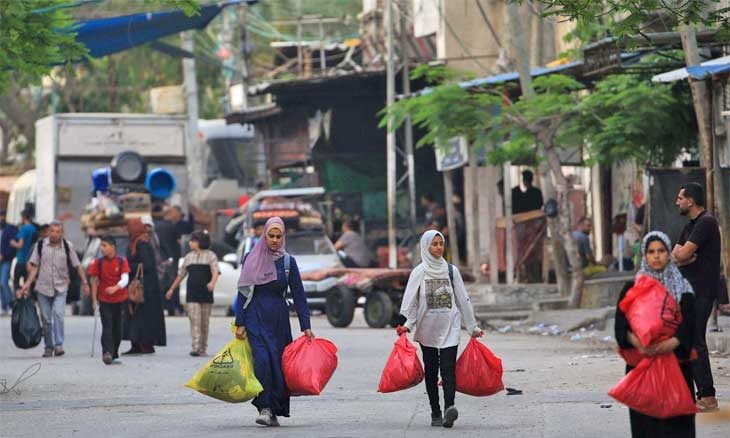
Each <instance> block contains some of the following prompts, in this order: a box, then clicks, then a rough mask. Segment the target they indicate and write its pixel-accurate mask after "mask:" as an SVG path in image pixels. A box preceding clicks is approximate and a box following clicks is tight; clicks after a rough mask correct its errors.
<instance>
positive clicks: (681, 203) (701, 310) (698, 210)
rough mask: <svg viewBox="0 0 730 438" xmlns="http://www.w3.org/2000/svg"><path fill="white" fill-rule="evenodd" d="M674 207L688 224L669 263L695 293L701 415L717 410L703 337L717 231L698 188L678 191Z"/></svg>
mask: <svg viewBox="0 0 730 438" xmlns="http://www.w3.org/2000/svg"><path fill="white" fill-rule="evenodd" d="M676 204H677V206H678V207H679V212H680V214H681V215H682V216H687V217H689V219H690V221H689V223H688V224H687V225H685V227H684V229H683V230H682V233H681V234H680V236H679V240H678V241H677V244H676V245H675V246H674V249H673V250H672V259H673V260H674V262H675V263H677V264H678V265H679V266H680V268H679V269H680V270H681V271H682V275H684V276H685V278H687V280H689V282H690V284H692V288H693V289H694V290H695V316H696V318H695V320H696V322H697V325H696V327H695V336H696V341H695V348H696V349H697V355H698V358H697V360H696V361H695V362H694V363H693V367H692V368H693V370H692V371H693V373H694V379H695V383H696V384H697V397H698V400H697V407H698V409H699V410H700V412H707V411H712V410H715V409H717V407H718V405H717V399H716V398H715V387H714V383H713V379H712V370H711V368H710V357H709V354H708V351H707V342H706V339H705V337H706V332H707V320H708V319H709V318H710V314H711V313H712V306H713V304H714V302H715V299H717V295H718V286H719V284H720V227H719V225H718V223H717V219H715V218H714V217H713V216H711V215H710V214H709V213H708V212H707V211H706V210H705V191H704V189H703V188H702V186H701V185H699V184H697V183H688V184H685V185H684V186H683V187H682V188H681V189H680V190H679V195H678V196H677V202H676Z"/></svg>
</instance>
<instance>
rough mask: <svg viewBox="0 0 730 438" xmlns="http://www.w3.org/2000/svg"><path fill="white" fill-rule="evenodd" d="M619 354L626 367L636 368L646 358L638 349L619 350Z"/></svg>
mask: <svg viewBox="0 0 730 438" xmlns="http://www.w3.org/2000/svg"><path fill="white" fill-rule="evenodd" d="M618 354H619V356H621V357H622V358H623V360H624V362H626V365H629V366H632V367H636V366H637V365H638V364H639V362H641V359H643V358H644V357H645V356H644V355H643V354H641V353H639V350H637V349H636V348H621V347H619V348H618Z"/></svg>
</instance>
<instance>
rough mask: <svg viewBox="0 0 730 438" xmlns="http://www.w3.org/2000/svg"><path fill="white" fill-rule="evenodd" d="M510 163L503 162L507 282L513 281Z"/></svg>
mask: <svg viewBox="0 0 730 438" xmlns="http://www.w3.org/2000/svg"><path fill="white" fill-rule="evenodd" d="M511 168H512V163H510V162H509V161H508V162H506V163H504V195H503V196H504V237H505V239H504V246H505V252H506V256H505V258H506V262H507V263H506V266H507V267H506V270H507V272H506V276H505V280H506V281H507V284H513V283H514V275H515V259H514V248H513V245H512V176H511V172H510V170H511Z"/></svg>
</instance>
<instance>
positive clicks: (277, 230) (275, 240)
mask: <svg viewBox="0 0 730 438" xmlns="http://www.w3.org/2000/svg"><path fill="white" fill-rule="evenodd" d="M285 231H286V230H285V227H284V222H283V221H282V220H281V219H280V218H278V217H273V218H271V219H269V220H268V221H267V222H266V227H265V229H264V238H263V239H261V240H259V241H258V242H257V243H256V246H254V248H253V249H252V250H251V252H250V253H249V254H248V255H246V257H245V258H244V259H243V261H242V266H241V277H240V279H239V281H238V294H239V295H238V299H237V300H236V326H237V329H236V337H237V338H238V339H246V338H248V341H249V343H250V344H251V349H252V352H253V361H254V373H255V374H256V378H257V379H258V380H259V382H261V385H262V386H263V387H264V391H263V392H262V393H261V394H259V395H258V397H256V398H255V399H254V400H253V405H254V406H256V408H257V409H258V411H259V415H258V417H257V418H256V423H257V424H261V425H263V426H278V425H279V421H278V419H277V417H280V416H281V417H288V416H289V394H288V393H287V388H286V384H285V382H284V375H283V373H282V368H281V356H282V354H283V352H284V348H285V347H286V346H287V345H289V344H290V343H291V342H292V335H291V326H290V324H289V309H288V306H287V303H286V292H287V289H288V290H290V291H291V296H292V298H293V299H294V307H295V309H296V311H297V315H298V316H299V327H300V329H301V331H302V332H304V334H306V335H307V336H308V337H309V338H313V337H314V334H313V333H312V330H311V325H310V321H309V308H308V307H307V299H306V296H305V294H304V286H303V285H302V278H301V276H300V275H299V269H298V268H297V263H296V260H295V259H294V257H291V256H289V255H288V254H286V251H285V241H286V239H285ZM287 260H288V262H289V273H288V275H287V272H286V269H285V268H286V266H285V265H286V261H287Z"/></svg>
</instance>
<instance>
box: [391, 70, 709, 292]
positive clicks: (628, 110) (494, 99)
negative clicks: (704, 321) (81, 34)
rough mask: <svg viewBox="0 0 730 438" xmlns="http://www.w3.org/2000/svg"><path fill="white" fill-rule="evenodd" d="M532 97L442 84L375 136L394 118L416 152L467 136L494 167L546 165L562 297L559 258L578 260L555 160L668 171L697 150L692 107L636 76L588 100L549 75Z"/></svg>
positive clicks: (570, 82)
mask: <svg viewBox="0 0 730 438" xmlns="http://www.w3.org/2000/svg"><path fill="white" fill-rule="evenodd" d="M414 75H415V76H418V77H426V78H430V79H434V80H444V79H446V80H451V81H453V79H454V77H453V75H452V74H451V73H448V72H447V71H446V70H445V69H444V68H443V67H438V68H437V69H436V70H433V69H430V68H428V67H420V68H418V69H416V70H414ZM450 75H451V76H450ZM533 87H534V90H535V95H534V96H532V97H531V98H529V99H528V98H525V97H524V96H520V97H519V98H518V99H513V98H512V97H511V95H513V94H514V93H513V92H514V90H512V89H511V87H510V86H508V85H502V86H497V87H492V88H487V89H476V90H474V89H472V90H467V89H465V88H463V87H461V86H460V85H459V84H457V83H453V82H447V83H444V84H442V85H437V86H435V87H433V88H431V89H430V90H429V91H428V92H426V93H421V94H420V95H418V96H416V97H411V98H408V99H404V100H401V101H399V102H396V103H395V104H394V105H392V106H391V107H389V108H386V109H385V110H384V111H383V113H382V117H383V119H382V120H381V126H385V123H384V122H385V121H386V120H387V118H388V117H392V119H393V121H394V127H395V128H394V129H396V128H397V127H399V126H400V125H401V124H402V123H403V121H404V120H405V117H406V116H407V115H410V116H411V117H412V120H413V123H414V124H415V125H416V126H419V127H420V128H422V129H423V130H424V131H425V132H426V134H425V135H424V137H422V138H421V139H420V141H419V142H418V146H425V145H445V144H447V141H448V139H450V138H452V137H455V136H465V137H466V138H467V140H468V141H469V143H470V144H471V145H472V147H473V148H483V147H487V145H490V144H492V145H494V146H492V147H491V148H490V149H489V150H488V154H487V159H488V161H489V162H490V163H491V164H495V165H496V164H502V163H505V162H508V161H510V162H522V163H532V164H534V163H538V162H541V161H545V162H546V163H547V165H548V168H549V169H550V176H551V178H552V180H553V181H555V184H556V186H557V192H556V194H555V195H556V197H557V199H556V200H557V202H558V205H559V208H558V211H559V216H558V218H555V219H549V225H550V228H551V233H552V234H553V235H554V236H556V237H558V238H559V239H560V240H561V241H562V243H560V245H558V246H559V247H561V248H562V249H561V251H555V253H556V256H555V264H556V274H557V277H558V281H559V284H560V285H561V290H563V291H565V290H567V289H568V285H569V284H571V283H570V282H569V281H568V274H567V266H565V264H564V258H563V256H562V255H561V254H563V253H565V254H566V255H567V258H568V260H569V262H570V264H571V265H572V266H580V260H579V257H578V253H577V248H576V247H575V243H574V241H573V239H572V238H571V236H570V232H571V230H572V226H571V223H570V217H569V211H570V208H569V205H568V199H567V193H568V190H569V189H570V186H569V182H568V181H567V179H566V178H565V176H564V175H563V173H562V170H561V164H560V160H559V151H560V150H561V149H565V148H575V147H580V148H583V149H584V150H585V155H586V156H587V158H588V161H589V162H598V163H601V164H605V165H609V164H611V163H614V162H621V161H625V160H631V159H635V160H638V161H639V162H640V163H642V164H655V165H656V164H667V163H668V162H671V161H672V160H673V159H674V158H675V157H676V155H677V153H678V152H679V151H680V150H681V149H683V148H687V147H691V146H692V145H693V144H694V143H695V141H696V140H695V139H696V132H697V131H696V126H694V128H693V125H692V123H691V122H692V120H693V119H692V109H691V106H690V105H689V102H688V101H687V100H685V99H684V97H685V96H687V95H688V93H687V91H686V85H685V87H684V90H683V92H682V89H680V90H676V89H673V88H672V87H671V86H669V85H660V84H655V85H650V84H648V83H647V82H646V81H644V80H642V79H641V78H639V77H636V76H630V75H617V76H610V77H607V78H605V79H603V80H601V81H598V82H597V83H596V84H595V86H594V87H593V89H592V90H590V92H588V91H589V90H587V89H586V87H585V86H584V85H583V84H581V83H580V82H577V81H576V80H575V79H573V78H570V77H567V76H563V75H550V76H543V77H538V78H536V79H535V80H534V82H533ZM677 91H680V92H677ZM556 240H557V239H556ZM574 273H575V275H574V276H573V281H572V285H571V286H570V288H569V289H570V297H571V305H573V306H577V305H578V304H579V302H580V296H581V290H582V286H583V276H582V271H581V270H579V269H575V270H574Z"/></svg>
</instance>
